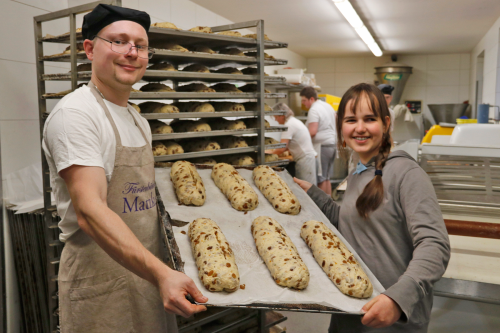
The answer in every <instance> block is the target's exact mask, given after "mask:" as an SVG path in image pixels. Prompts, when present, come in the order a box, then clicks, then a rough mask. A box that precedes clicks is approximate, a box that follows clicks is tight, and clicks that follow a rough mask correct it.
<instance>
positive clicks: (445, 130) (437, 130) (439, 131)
mask: <svg viewBox="0 0 500 333" xmlns="http://www.w3.org/2000/svg"><path fill="white" fill-rule="evenodd" d="M454 129H455V127H441V126H439V125H434V126H432V127H431V129H430V130H429V131H427V134H426V135H425V136H424V138H423V139H422V143H431V141H432V136H433V135H451V133H453V130H454Z"/></svg>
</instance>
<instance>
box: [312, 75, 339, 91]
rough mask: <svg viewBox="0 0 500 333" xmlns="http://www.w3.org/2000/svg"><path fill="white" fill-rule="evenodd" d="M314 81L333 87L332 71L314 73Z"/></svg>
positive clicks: (323, 85) (321, 85)
mask: <svg viewBox="0 0 500 333" xmlns="http://www.w3.org/2000/svg"><path fill="white" fill-rule="evenodd" d="M314 76H315V77H316V83H317V84H318V85H319V86H320V87H321V88H323V87H335V74H334V73H315V74H314Z"/></svg>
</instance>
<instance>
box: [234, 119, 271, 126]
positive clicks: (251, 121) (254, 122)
mask: <svg viewBox="0 0 500 333" xmlns="http://www.w3.org/2000/svg"><path fill="white" fill-rule="evenodd" d="M241 120H243V122H245V125H246V127H247V128H260V121H259V118H243V119H241ZM264 122H265V124H266V125H265V128H269V127H271V125H270V124H269V122H268V121H267V120H266V119H264Z"/></svg>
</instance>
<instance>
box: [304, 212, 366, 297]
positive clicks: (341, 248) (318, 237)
mask: <svg viewBox="0 0 500 333" xmlns="http://www.w3.org/2000/svg"><path fill="white" fill-rule="evenodd" d="M300 237H302V239H303V240H304V241H305V242H306V244H307V246H309V247H310V248H311V250H312V252H313V256H314V259H316V261H317V262H318V264H319V265H320V266H321V267H322V268H323V271H324V272H325V273H326V274H327V275H328V277H329V278H330V280H332V282H333V283H334V284H335V285H336V286H337V288H339V290H340V291H341V292H342V293H344V294H346V295H349V296H352V297H356V298H368V297H370V296H371V295H372V293H373V286H372V284H371V282H370V279H369V278H368V276H367V275H366V273H365V272H364V271H363V269H362V268H361V266H360V264H359V263H358V262H357V261H356V259H354V256H353V255H352V253H351V252H350V251H349V250H348V249H347V247H346V246H345V245H344V243H342V241H341V240H340V239H339V238H338V237H337V236H336V235H335V234H334V233H333V232H332V231H331V230H330V229H328V228H327V226H326V225H324V224H323V223H322V222H318V221H314V220H311V221H307V222H305V223H304V224H303V225H302V229H301V231H300Z"/></svg>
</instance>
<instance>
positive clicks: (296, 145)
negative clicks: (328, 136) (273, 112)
mask: <svg viewBox="0 0 500 333" xmlns="http://www.w3.org/2000/svg"><path fill="white" fill-rule="evenodd" d="M285 126H287V127H288V129H287V130H286V132H282V133H281V138H282V139H287V140H290V142H288V149H290V152H291V153H292V156H293V159H294V160H299V159H301V158H302V157H304V156H316V151H315V150H314V147H313V144H312V141H311V135H310V134H309V130H308V129H307V127H306V125H304V123H303V122H301V121H300V120H298V119H297V118H295V117H294V116H291V117H290V118H288V120H287V121H286V122H285Z"/></svg>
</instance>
